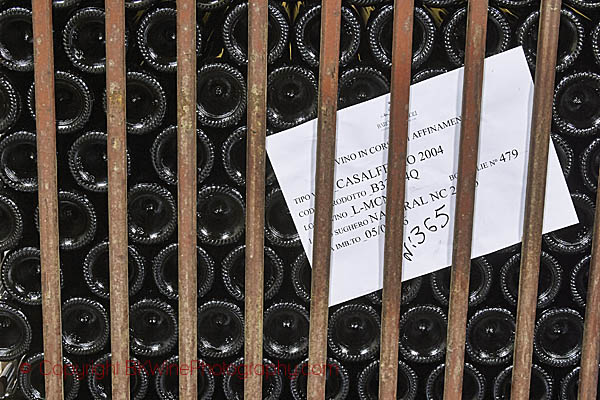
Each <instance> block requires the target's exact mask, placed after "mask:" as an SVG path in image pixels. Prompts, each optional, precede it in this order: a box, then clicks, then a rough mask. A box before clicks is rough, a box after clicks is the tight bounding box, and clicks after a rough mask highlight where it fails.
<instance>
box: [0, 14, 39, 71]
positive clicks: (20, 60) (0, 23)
mask: <svg viewBox="0 0 600 400" xmlns="http://www.w3.org/2000/svg"><path fill="white" fill-rule="evenodd" d="M0 49H1V51H0V65H2V66H3V67H5V68H8V69H10V70H12V71H20V72H23V71H33V23H32V21H31V10H28V9H26V8H22V7H12V8H9V9H7V10H4V11H2V12H0Z"/></svg>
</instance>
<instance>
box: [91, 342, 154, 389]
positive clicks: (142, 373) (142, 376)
mask: <svg viewBox="0 0 600 400" xmlns="http://www.w3.org/2000/svg"><path fill="white" fill-rule="evenodd" d="M127 364H128V365H127V367H130V366H131V365H133V367H134V368H135V371H136V372H135V377H136V378H137V379H138V390H137V392H136V393H133V396H132V400H142V399H144V398H145V397H146V392H147V391H148V385H149V379H148V373H147V372H146V369H145V368H144V367H143V366H142V365H141V363H140V362H139V361H138V360H137V359H136V358H135V357H131V358H130V359H129V360H127ZM100 365H108V366H110V365H111V353H106V354H104V355H103V356H101V357H100V358H98V359H97V360H96V361H94V364H93V365H92V373H89V374H88V378H87V384H88V389H89V391H90V394H91V395H92V397H93V398H94V400H105V399H107V397H108V396H107V393H106V392H105V391H102V390H101V389H100V388H99V387H98V385H97V383H96V381H97V380H96V379H95V377H96V374H94V373H93V371H97V370H98V369H99V366H100ZM103 368H104V367H103ZM103 372H104V373H105V375H106V370H103ZM130 375H131V374H130Z"/></svg>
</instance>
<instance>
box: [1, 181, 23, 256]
mask: <svg viewBox="0 0 600 400" xmlns="http://www.w3.org/2000/svg"><path fill="white" fill-rule="evenodd" d="M0 208H2V209H4V210H5V212H8V213H10V214H11V215H12V218H13V220H14V224H13V226H14V229H13V230H12V231H11V233H10V234H9V235H8V236H7V237H5V238H4V239H3V238H0V253H1V252H4V251H7V250H10V249H12V248H14V247H15V246H17V244H18V243H19V241H20V240H21V238H22V237H23V214H22V213H21V210H20V209H19V206H18V205H17V203H15V202H14V201H13V199H11V198H10V197H8V196H5V195H3V194H2V193H0Z"/></svg>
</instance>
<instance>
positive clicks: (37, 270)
mask: <svg viewBox="0 0 600 400" xmlns="http://www.w3.org/2000/svg"><path fill="white" fill-rule="evenodd" d="M60 276H61V285H62V271H61V275H60ZM1 277H2V286H3V287H4V289H5V290H6V291H7V292H8V294H10V296H11V297H12V298H13V299H14V300H16V301H18V302H19V303H22V304H25V305H33V306H36V305H40V304H42V283H41V266H40V251H39V250H38V249H36V248H34V247H23V248H20V249H18V250H15V251H12V252H10V253H9V254H8V255H7V256H6V258H5V259H4V261H3V262H2V273H1Z"/></svg>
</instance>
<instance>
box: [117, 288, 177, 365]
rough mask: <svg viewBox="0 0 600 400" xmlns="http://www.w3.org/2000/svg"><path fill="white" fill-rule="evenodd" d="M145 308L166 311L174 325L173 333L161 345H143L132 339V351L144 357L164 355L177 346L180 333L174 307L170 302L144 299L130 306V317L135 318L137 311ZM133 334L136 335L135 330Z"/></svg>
mask: <svg viewBox="0 0 600 400" xmlns="http://www.w3.org/2000/svg"><path fill="white" fill-rule="evenodd" d="M144 308H146V309H148V308H151V309H155V310H158V311H161V312H162V313H164V314H165V315H166V317H167V318H168V320H169V321H170V323H171V325H172V326H173V334H172V335H171V336H169V338H168V339H167V340H166V342H165V343H164V344H163V345H161V346H160V347H156V346H152V347H149V346H143V345H139V344H138V343H137V342H136V341H133V340H132V341H130V345H129V347H130V349H131V351H132V352H133V353H135V354H137V355H140V356H144V357H157V356H162V355H164V354H167V353H169V352H170V351H171V350H173V348H174V347H175V344H176V343H177V340H178V334H179V327H178V325H177V318H176V317H175V311H173V308H172V307H171V306H170V305H169V304H168V303H166V302H164V301H162V300H159V299H142V300H140V301H138V302H137V303H135V304H133V305H132V306H131V307H130V310H129V314H130V319H134V318H135V317H132V316H133V315H135V313H136V312H137V311H138V310H143V309H144ZM130 330H131V328H130ZM131 334H132V335H134V334H133V332H131Z"/></svg>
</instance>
